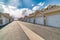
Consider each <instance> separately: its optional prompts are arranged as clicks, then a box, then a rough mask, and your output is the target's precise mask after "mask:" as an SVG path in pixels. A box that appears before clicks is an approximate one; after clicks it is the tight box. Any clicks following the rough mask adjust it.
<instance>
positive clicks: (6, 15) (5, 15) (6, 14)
mask: <svg viewBox="0 0 60 40" xmlns="http://www.w3.org/2000/svg"><path fill="white" fill-rule="evenodd" d="M0 15H3V16H4V17H6V18H10V15H9V14H8V13H0Z"/></svg>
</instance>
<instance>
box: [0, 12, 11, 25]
mask: <svg viewBox="0 0 60 40" xmlns="http://www.w3.org/2000/svg"><path fill="white" fill-rule="evenodd" d="M9 21H10V16H9V14H7V13H0V26H3V25H6V24H8V23H9Z"/></svg>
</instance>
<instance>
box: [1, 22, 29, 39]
mask: <svg viewBox="0 0 60 40" xmlns="http://www.w3.org/2000/svg"><path fill="white" fill-rule="evenodd" d="M0 40H29V38H28V37H27V36H26V34H25V33H24V31H23V30H22V28H21V27H20V26H19V25H18V23H17V22H16V21H14V22H12V23H11V24H9V25H7V26H6V27H4V28H3V29H2V30H1V31H0Z"/></svg>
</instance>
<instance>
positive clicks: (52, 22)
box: [46, 14, 60, 27]
mask: <svg viewBox="0 0 60 40" xmlns="http://www.w3.org/2000/svg"><path fill="white" fill-rule="evenodd" d="M46 18H47V19H46V25H49V26H54V27H60V15H59V14H57V15H53V16H47V17H46Z"/></svg>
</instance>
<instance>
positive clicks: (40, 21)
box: [36, 17, 44, 24]
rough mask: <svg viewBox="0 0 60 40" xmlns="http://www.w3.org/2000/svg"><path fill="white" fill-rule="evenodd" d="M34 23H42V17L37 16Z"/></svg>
mask: <svg viewBox="0 0 60 40" xmlns="http://www.w3.org/2000/svg"><path fill="white" fill-rule="evenodd" d="M36 23H37V24H44V21H43V17H37V18H36Z"/></svg>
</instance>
